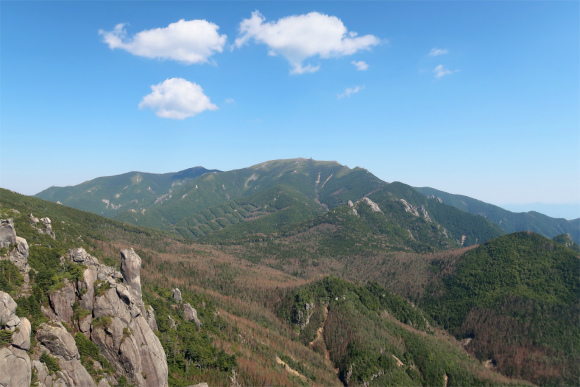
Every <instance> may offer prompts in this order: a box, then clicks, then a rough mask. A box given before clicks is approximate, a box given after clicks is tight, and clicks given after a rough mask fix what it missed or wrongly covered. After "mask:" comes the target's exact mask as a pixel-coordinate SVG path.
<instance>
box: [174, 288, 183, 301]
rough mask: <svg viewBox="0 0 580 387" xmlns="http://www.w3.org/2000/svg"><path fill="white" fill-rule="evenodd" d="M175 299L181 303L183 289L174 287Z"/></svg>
mask: <svg viewBox="0 0 580 387" xmlns="http://www.w3.org/2000/svg"><path fill="white" fill-rule="evenodd" d="M173 299H174V300H175V302H177V303H181V301H182V299H181V290H179V289H178V288H175V289H173Z"/></svg>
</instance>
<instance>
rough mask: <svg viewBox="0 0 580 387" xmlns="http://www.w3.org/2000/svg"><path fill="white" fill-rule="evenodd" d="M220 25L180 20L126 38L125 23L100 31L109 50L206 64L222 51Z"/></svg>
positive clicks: (224, 37)
mask: <svg viewBox="0 0 580 387" xmlns="http://www.w3.org/2000/svg"><path fill="white" fill-rule="evenodd" d="M218 29H219V26H217V25H216V24H213V23H210V22H208V21H206V20H188V21H186V20H183V19H181V20H180V21H178V22H176V23H171V24H169V26H167V27H165V28H155V29H152V30H145V31H141V32H139V33H137V34H135V36H133V37H132V38H128V37H127V31H126V30H125V25H124V24H117V26H115V28H114V29H113V31H103V30H99V35H101V36H102V37H103V41H104V42H105V43H107V44H108V45H109V48H110V49H111V50H114V49H115V48H120V49H122V50H125V51H128V52H130V53H131V54H133V55H138V56H144V57H146V58H160V59H171V60H176V61H179V62H183V63H185V64H192V63H205V62H208V58H209V57H210V56H212V55H213V54H215V53H216V52H222V50H223V47H224V45H225V43H226V39H227V36H226V35H220V34H219V33H218Z"/></svg>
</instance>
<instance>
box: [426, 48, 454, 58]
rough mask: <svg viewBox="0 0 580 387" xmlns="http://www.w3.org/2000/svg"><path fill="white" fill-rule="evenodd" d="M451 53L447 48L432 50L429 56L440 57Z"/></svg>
mask: <svg viewBox="0 0 580 387" xmlns="http://www.w3.org/2000/svg"><path fill="white" fill-rule="evenodd" d="M448 53H449V51H448V50H447V49H446V48H437V47H435V48H432V49H431V51H430V52H429V54H428V56H439V55H445V54H448Z"/></svg>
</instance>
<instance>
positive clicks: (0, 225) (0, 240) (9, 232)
mask: <svg viewBox="0 0 580 387" xmlns="http://www.w3.org/2000/svg"><path fill="white" fill-rule="evenodd" d="M15 243H16V230H15V229H14V221H13V220H12V219H0V248H5V249H8V248H10V245H14V244H15Z"/></svg>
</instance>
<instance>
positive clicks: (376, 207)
mask: <svg viewBox="0 0 580 387" xmlns="http://www.w3.org/2000/svg"><path fill="white" fill-rule="evenodd" d="M362 201H363V202H365V203H366V204H367V205H368V206H369V207H370V208H371V211H372V212H383V211H381V208H380V207H379V205H378V204H377V203H375V202H373V201H372V200H371V199H369V198H367V197H364V198H362Z"/></svg>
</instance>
